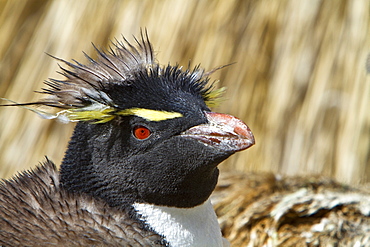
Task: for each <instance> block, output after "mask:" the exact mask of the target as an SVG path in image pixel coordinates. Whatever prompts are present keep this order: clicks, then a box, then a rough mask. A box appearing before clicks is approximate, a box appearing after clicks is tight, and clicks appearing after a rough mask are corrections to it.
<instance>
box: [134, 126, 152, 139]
mask: <svg viewBox="0 0 370 247" xmlns="http://www.w3.org/2000/svg"><path fill="white" fill-rule="evenodd" d="M133 134H134V136H135V137H136V139H139V140H145V139H147V138H148V137H149V136H150V135H151V134H152V132H151V131H150V130H149V129H148V128H146V127H144V126H141V125H140V126H136V127H135V128H134V129H133Z"/></svg>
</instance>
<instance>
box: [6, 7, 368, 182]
mask: <svg viewBox="0 0 370 247" xmlns="http://www.w3.org/2000/svg"><path fill="white" fill-rule="evenodd" d="M369 3H370V2H369V1H368V0H347V1H345V0H340V1H323V0H321V1H320V0H303V1H296V0H286V1H269V0H264V1H263V0H261V1H252V0H250V1H248V0H247V1H243V0H240V1H212V0H208V1H197V0H191V1H134V0H131V1H87V0H79V1H74V0H70V1H67V0H54V1H24V0H9V1H4V0H2V1H0V37H1V38H0V97H5V98H8V99H12V100H15V101H17V102H30V101H35V100H37V99H40V98H41V97H42V95H39V94H35V93H33V91H35V90H36V91H37V90H40V89H41V88H42V87H43V84H42V83H43V81H44V80H46V79H47V78H48V77H53V78H60V75H58V74H57V73H56V72H55V71H56V70H58V66H57V62H56V61H55V60H53V59H51V58H50V57H48V56H47V55H45V52H46V53H50V54H53V55H55V56H57V57H61V58H65V59H67V60H71V59H76V60H79V61H82V62H86V60H85V59H84V58H83V54H82V52H81V51H85V52H87V53H88V54H92V55H93V54H94V52H93V48H92V45H91V42H93V43H94V44H96V45H97V46H99V47H107V45H108V44H109V42H110V40H112V39H114V38H115V37H116V38H118V39H120V37H121V34H123V35H124V36H126V37H128V39H129V40H132V39H131V37H130V36H131V35H138V34H139V32H140V28H147V30H148V33H149V36H150V38H151V41H152V43H153V45H154V47H155V49H156V51H157V56H158V61H159V62H160V63H162V64H167V63H168V62H169V61H170V62H171V63H172V64H175V63H176V62H178V63H180V64H181V65H184V66H187V64H188V62H189V60H191V61H192V64H193V65H196V64H198V63H201V64H202V66H203V67H205V68H206V69H209V70H210V69H212V68H214V67H217V66H220V65H225V64H230V63H234V62H236V63H235V64H234V65H232V66H229V67H226V68H224V69H222V70H220V71H218V72H216V73H214V75H212V78H213V79H215V80H216V79H220V82H219V84H218V85H219V86H227V88H228V90H227V93H226V95H225V101H223V102H222V104H221V105H220V106H219V107H218V108H216V109H215V110H217V111H221V112H226V113H230V114H233V115H236V116H238V117H240V118H242V119H243V120H244V121H245V122H246V123H247V124H248V125H249V126H250V127H251V129H252V131H253V133H254V134H255V138H256V146H255V147H253V148H251V149H250V150H247V151H245V152H242V153H240V154H237V155H235V156H233V157H232V158H231V159H229V160H228V161H226V162H225V164H224V165H222V166H221V167H222V168H223V169H238V170H242V171H251V170H253V171H259V170H263V171H273V172H275V173H281V174H289V175H293V174H300V175H305V174H306V175H309V174H323V175H327V176H331V177H334V178H336V179H338V180H340V181H343V182H350V183H358V182H366V181H369V180H370V176H369V175H370V174H369V173H370V168H369V159H370V158H369V157H370V152H369V149H370V80H369V77H370V75H369V74H366V73H367V72H366V68H365V64H366V57H367V56H368V54H369V52H370V34H369V27H370V24H369V22H370V20H369V16H370V15H369V13H370V4H369ZM1 103H6V102H1ZM72 128H73V124H68V125H64V124H61V123H58V122H56V121H52V120H43V119H40V118H39V117H38V116H37V115H35V114H34V113H31V112H29V111H27V110H24V109H21V108H13V107H6V108H4V107H2V108H0V177H9V176H11V175H13V174H14V173H15V172H16V171H20V170H24V169H27V168H29V167H33V166H35V165H36V164H37V163H38V162H39V161H42V160H43V159H44V158H43V156H44V155H47V156H48V157H49V158H50V159H52V160H53V161H55V162H56V163H57V164H59V163H60V161H61V159H62V157H63V154H64V150H65V148H66V145H67V142H68V139H69V137H70V135H71V131H72Z"/></svg>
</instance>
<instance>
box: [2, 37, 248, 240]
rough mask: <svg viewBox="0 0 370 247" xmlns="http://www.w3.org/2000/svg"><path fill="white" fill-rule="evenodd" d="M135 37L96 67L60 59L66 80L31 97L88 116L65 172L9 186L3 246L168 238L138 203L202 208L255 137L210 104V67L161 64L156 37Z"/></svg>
mask: <svg viewBox="0 0 370 247" xmlns="http://www.w3.org/2000/svg"><path fill="white" fill-rule="evenodd" d="M135 42H136V45H135V46H134V45H132V44H130V43H128V42H127V41H126V40H125V43H120V42H118V41H117V43H115V44H113V46H114V49H113V48H112V49H110V51H109V52H103V51H100V50H98V49H96V50H97V52H98V58H97V59H96V60H93V59H92V58H90V57H89V56H87V55H86V57H87V59H88V61H89V63H88V64H87V65H83V64H81V63H79V62H77V61H75V63H70V62H67V61H64V60H61V59H58V60H59V61H61V62H63V63H65V64H66V65H67V66H68V67H69V68H68V69H67V68H63V67H61V69H62V72H61V73H62V74H63V75H64V76H65V78H66V79H65V80H54V79H50V80H49V81H48V82H47V83H46V84H47V85H48V86H49V88H46V89H44V91H43V92H44V93H46V94H49V97H48V98H46V99H45V100H42V101H39V102H35V103H31V104H39V105H46V106H51V107H56V108H61V110H60V111H59V112H58V113H57V114H56V115H55V117H56V118H61V119H64V120H68V121H77V122H78V123H77V125H76V128H75V131H74V133H73V136H72V138H71V140H70V143H69V146H68V149H67V151H66V154H65V157H64V159H63V162H62V164H61V168H60V172H59V173H58V172H57V171H56V169H55V166H54V165H53V164H52V162H51V161H47V162H45V163H44V164H43V165H42V166H40V167H38V168H37V169H36V170H34V171H31V172H26V173H23V174H21V175H19V176H18V177H16V178H14V179H13V180H10V181H4V182H3V184H2V185H1V186H0V226H1V227H0V244H2V245H10V246H12V245H27V244H28V243H31V242H32V241H35V239H42V240H43V241H44V242H43V243H48V244H58V245H60V244H67V245H86V244H89V245H109V244H112V245H115V244H120V245H124V246H129V245H143V246H145V245H150V246H153V245H156V244H158V245H166V244H168V242H167V241H166V236H163V235H160V234H158V233H157V232H156V231H155V230H153V229H152V228H151V227H150V226H149V225H148V224H146V223H145V222H144V221H143V220H142V219H139V218H140V217H139V216H138V215H137V214H136V212H135V210H134V208H133V206H132V205H134V204H135V203H144V204H149V205H158V206H166V207H174V208H193V207H197V206H198V205H202V204H203V203H204V202H205V201H207V200H208V198H209V196H210V194H211V193H212V191H213V190H214V188H215V186H216V183H217V178H218V173H219V171H218V168H217V165H218V164H219V163H220V162H221V161H223V160H224V159H226V158H227V157H229V156H230V155H232V154H233V153H235V152H237V151H240V150H244V149H246V148H248V147H250V146H251V145H253V144H254V138H253V135H252V133H251V132H250V130H249V128H248V127H247V126H246V125H245V124H244V123H243V122H242V121H241V120H239V119H237V118H235V117H233V116H230V115H226V114H220V113H212V112H211V111H210V109H209V107H210V106H211V105H212V104H213V103H214V101H215V100H216V99H217V97H218V96H219V93H220V91H219V90H213V87H212V84H211V85H210V84H209V79H208V77H207V76H208V74H209V73H204V71H203V70H202V69H200V68H199V67H195V68H194V69H193V70H190V69H187V70H182V68H181V67H179V66H171V65H168V66H164V67H163V66H160V65H159V64H158V63H157V62H156V61H155V58H154V55H153V49H152V46H151V44H150V42H149V40H148V37H147V34H142V35H141V39H140V40H137V39H135ZM44 228H47V230H44ZM22 229H26V230H25V231H23V230H22ZM105 234H107V236H108V237H105ZM137 238H138V239H137ZM21 239H25V240H24V241H25V242H22V240H21ZM26 241H29V242H26ZM169 244H171V243H169ZM30 245H32V244H30Z"/></svg>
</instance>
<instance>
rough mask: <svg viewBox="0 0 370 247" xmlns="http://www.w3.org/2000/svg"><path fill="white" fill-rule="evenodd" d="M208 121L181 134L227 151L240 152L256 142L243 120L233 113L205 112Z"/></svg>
mask: <svg viewBox="0 0 370 247" xmlns="http://www.w3.org/2000/svg"><path fill="white" fill-rule="evenodd" d="M205 115H206V117H207V120H208V123H207V124H201V125H197V126H194V127H191V128H190V129H188V130H186V131H185V132H183V133H182V134H181V136H184V137H190V138H193V139H196V140H198V141H200V142H203V143H204V144H206V145H209V146H212V147H215V148H217V149H220V150H222V151H225V152H232V153H234V152H238V151H242V150H245V149H247V148H249V147H251V146H252V145H254V144H255V141H254V136H253V134H252V131H251V130H250V129H249V127H248V126H247V125H246V124H245V123H243V121H242V120H240V119H239V118H236V117H234V116H231V115H227V114H222V113H215V112H205Z"/></svg>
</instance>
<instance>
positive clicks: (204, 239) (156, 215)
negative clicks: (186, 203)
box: [134, 200, 228, 247]
mask: <svg viewBox="0 0 370 247" xmlns="http://www.w3.org/2000/svg"><path fill="white" fill-rule="evenodd" d="M134 207H135V209H136V210H137V212H138V213H139V214H141V216H142V217H141V218H142V219H143V220H145V221H146V222H147V223H148V225H150V226H151V227H152V228H153V229H154V230H155V231H156V232H157V233H159V234H161V235H163V236H165V238H166V240H167V241H168V242H169V244H170V246H173V247H180V246H181V247H185V246H192V247H197V246H202V247H206V246H212V247H217V246H220V247H222V246H228V243H227V240H225V239H223V238H222V236H221V230H220V227H219V225H218V222H217V216H216V214H215V212H214V210H213V207H212V204H211V202H210V201H209V200H207V201H206V202H205V203H203V204H202V205H200V206H197V207H194V208H174V207H164V206H155V205H149V204H141V203H135V204H134Z"/></svg>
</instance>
